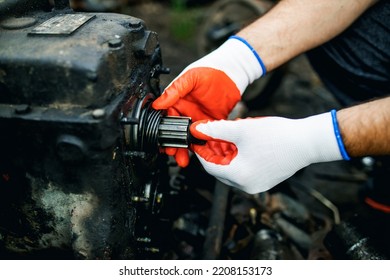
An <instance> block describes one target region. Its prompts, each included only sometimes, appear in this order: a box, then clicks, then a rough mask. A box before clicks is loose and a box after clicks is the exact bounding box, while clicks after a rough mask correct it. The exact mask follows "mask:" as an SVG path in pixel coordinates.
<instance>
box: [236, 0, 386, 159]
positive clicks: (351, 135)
mask: <svg viewBox="0 0 390 280" xmlns="http://www.w3.org/2000/svg"><path fill="white" fill-rule="evenodd" d="M376 2H378V1H376V0H316V1H313V0H283V1H280V2H279V3H278V4H277V5H275V6H274V8H273V9H271V10H270V11H269V12H268V13H267V14H265V15H264V16H263V17H261V18H259V19H258V20H256V21H255V22H254V23H252V24H251V25H249V26H247V27H246V28H244V29H242V30H241V31H240V32H239V33H238V34H237V35H238V36H240V37H242V38H244V39H245V40H247V41H248V42H249V43H250V44H251V45H252V47H253V48H254V49H255V50H256V51H257V53H258V54H259V55H260V57H261V58H262V60H263V63H264V65H265V67H266V69H267V71H272V70H273V69H275V68H277V67H278V66H280V65H282V64H284V63H286V62H287V61H289V60H290V59H292V58H294V57H296V56H297V55H299V54H301V53H303V52H305V51H307V50H310V49H312V48H315V47H317V46H319V45H321V44H323V43H325V42H327V41H329V40H331V39H332V38H334V37H335V36H337V35H339V34H340V33H342V32H343V31H344V30H345V29H346V28H348V27H349V26H350V25H351V24H352V23H353V22H354V21H355V20H356V19H357V18H358V17H359V16H360V15H361V14H362V13H364V11H366V10H367V9H368V8H369V7H371V6H372V5H373V4H375V3H376ZM337 120H338V122H339V127H340V131H341V135H342V138H343V141H344V144H345V148H346V150H347V152H348V154H349V155H350V156H365V155H384V154H390V141H389V139H390V128H389V124H390V97H387V98H384V99H380V100H375V101H371V102H368V103H365V104H361V105H357V106H354V107H350V108H346V109H343V110H340V111H339V112H338V113H337Z"/></svg>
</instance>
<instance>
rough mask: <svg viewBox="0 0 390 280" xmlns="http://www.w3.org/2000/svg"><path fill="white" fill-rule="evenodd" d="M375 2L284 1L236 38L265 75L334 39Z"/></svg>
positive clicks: (375, 0) (339, 0)
mask: <svg viewBox="0 0 390 280" xmlns="http://www.w3.org/2000/svg"><path fill="white" fill-rule="evenodd" d="M376 2H378V1H377V0H316V1H313V0H283V1H280V2H279V3H278V4H277V5H275V6H274V7H273V8H272V9H271V10H270V11H269V12H268V13H266V14H265V15H264V16H262V17H261V18H259V19H258V20H256V21H255V22H253V23H252V24H250V25H248V26H247V27H246V28H244V29H242V30H241V31H240V32H239V33H238V34H237V35H238V36H240V37H242V38H244V39H245V40H247V41H248V42H249V44H251V46H252V47H253V48H254V49H255V50H256V51H257V53H258V54H259V55H260V57H261V58H262V60H263V63H264V65H265V67H266V69H267V71H271V70H273V69H275V68H276V67H278V66H280V65H282V64H284V63H286V62H287V61H289V60H290V59H292V58H294V57H295V56H297V55H299V54H301V53H303V52H305V51H307V50H309V49H312V48H314V47H317V46H319V45H321V44H323V43H325V42H327V41H329V40H330V39H332V38H334V37H335V36H337V35H338V34H340V33H341V32H342V31H344V30H345V29H346V28H347V27H348V26H350V25H351V24H352V23H353V22H354V21H355V20H356V19H357V18H358V17H359V16H360V15H361V14H362V13H363V12H364V11H365V10H367V9H368V8H369V7H371V6H372V5H373V4H375V3H376Z"/></svg>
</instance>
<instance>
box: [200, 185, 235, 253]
mask: <svg viewBox="0 0 390 280" xmlns="http://www.w3.org/2000/svg"><path fill="white" fill-rule="evenodd" d="M228 194H229V187H228V186H227V185H225V184H224V183H222V182H220V181H218V180H217V181H216V184H215V189H214V197H213V206H212V208H211V213H210V221H209V226H208V228H207V230H206V240H205V242H204V244H203V259H204V260H216V259H218V258H219V256H220V254H221V247H222V237H223V230H224V225H225V218H226V207H227V202H228Z"/></svg>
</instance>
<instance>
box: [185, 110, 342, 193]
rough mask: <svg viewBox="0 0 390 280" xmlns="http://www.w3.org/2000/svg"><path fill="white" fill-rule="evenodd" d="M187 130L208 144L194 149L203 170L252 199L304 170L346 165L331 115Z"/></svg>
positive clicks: (217, 123) (265, 119) (198, 126)
mask: <svg viewBox="0 0 390 280" xmlns="http://www.w3.org/2000/svg"><path fill="white" fill-rule="evenodd" d="M190 130H191V133H192V134H193V136H195V137H197V138H199V139H203V140H207V143H206V145H204V146H200V145H194V146H193V150H194V152H195V154H196V155H197V156H198V158H199V160H200V162H201V164H202V165H203V167H204V168H205V170H206V171H207V172H208V173H210V174H211V175H213V176H215V177H216V178H217V179H219V180H220V181H222V182H224V183H225V184H227V185H230V186H234V187H237V188H239V189H241V190H243V191H245V192H247V193H251V194H253V193H259V192H263V191H267V190H269V189H270V188H272V187H274V186H275V185H277V184H279V183H280V182H282V181H284V180H285V179H287V178H289V177H291V176H292V175H293V174H294V173H296V172H297V171H298V170H299V169H301V168H303V167H305V166H307V165H309V164H312V163H317V162H327V161H334V160H340V159H342V158H344V159H349V157H348V154H347V152H346V150H345V148H344V145H343V142H342V139H341V136H340V133H339V130H338V125H337V119H336V111H334V110H333V111H332V112H330V113H324V114H320V115H315V116H312V117H308V118H304V119H297V120H293V119H287V118H281V117H263V118H247V119H241V120H235V121H226V120H221V121H199V122H196V123H194V124H192V125H191V127H190Z"/></svg>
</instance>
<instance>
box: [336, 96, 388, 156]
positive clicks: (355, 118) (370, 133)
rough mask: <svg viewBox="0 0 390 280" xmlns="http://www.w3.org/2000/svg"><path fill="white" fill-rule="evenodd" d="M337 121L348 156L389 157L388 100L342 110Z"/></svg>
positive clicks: (379, 100) (338, 113)
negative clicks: (387, 155)
mask: <svg viewBox="0 0 390 280" xmlns="http://www.w3.org/2000/svg"><path fill="white" fill-rule="evenodd" d="M337 120H338V123H339V127H340V132H341V136H342V138H343V141H344V145H345V148H346V150H347V152H348V154H349V155H350V156H366V155H385V154H390V97H387V98H384V99H378V100H375V101H371V102H368V103H364V104H361V105H357V106H353V107H350V108H346V109H342V110H340V111H338V112H337Z"/></svg>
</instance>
